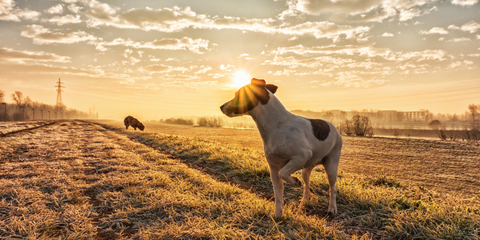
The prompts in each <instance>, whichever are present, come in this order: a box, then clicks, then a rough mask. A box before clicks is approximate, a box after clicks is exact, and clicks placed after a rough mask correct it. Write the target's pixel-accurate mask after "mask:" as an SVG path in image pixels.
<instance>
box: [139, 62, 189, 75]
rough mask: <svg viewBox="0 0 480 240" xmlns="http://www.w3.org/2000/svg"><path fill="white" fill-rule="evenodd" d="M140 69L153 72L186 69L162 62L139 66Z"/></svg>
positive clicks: (182, 70)
mask: <svg viewBox="0 0 480 240" xmlns="http://www.w3.org/2000/svg"><path fill="white" fill-rule="evenodd" d="M140 70H141V71H146V72H149V73H150V74H153V73H168V72H173V71H181V72H185V71H187V70H188V69H187V68H184V67H173V66H169V65H164V64H153V65H148V66H146V67H143V68H140Z"/></svg>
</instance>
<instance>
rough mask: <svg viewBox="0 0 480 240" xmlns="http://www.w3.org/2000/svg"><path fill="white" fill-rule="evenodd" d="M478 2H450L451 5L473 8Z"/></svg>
mask: <svg viewBox="0 0 480 240" xmlns="http://www.w3.org/2000/svg"><path fill="white" fill-rule="evenodd" d="M477 2H478V0H452V4H454V5H460V6H467V7H469V6H473V5H475V4H476V3H477Z"/></svg>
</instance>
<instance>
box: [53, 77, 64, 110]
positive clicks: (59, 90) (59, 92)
mask: <svg viewBox="0 0 480 240" xmlns="http://www.w3.org/2000/svg"><path fill="white" fill-rule="evenodd" d="M55 87H56V88H57V106H61V105H62V92H63V91H62V88H64V86H62V82H61V81H60V78H59V79H58V82H57V85H56V86H55Z"/></svg>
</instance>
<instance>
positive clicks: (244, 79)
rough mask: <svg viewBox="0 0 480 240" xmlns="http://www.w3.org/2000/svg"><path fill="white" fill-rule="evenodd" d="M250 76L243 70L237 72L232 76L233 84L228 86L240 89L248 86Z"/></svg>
mask: <svg viewBox="0 0 480 240" xmlns="http://www.w3.org/2000/svg"><path fill="white" fill-rule="evenodd" d="M250 79H251V77H250V74H248V73H247V72H245V71H243V70H238V71H236V72H235V73H234V74H233V82H232V84H230V86H231V87H235V88H241V87H243V86H245V85H247V84H250Z"/></svg>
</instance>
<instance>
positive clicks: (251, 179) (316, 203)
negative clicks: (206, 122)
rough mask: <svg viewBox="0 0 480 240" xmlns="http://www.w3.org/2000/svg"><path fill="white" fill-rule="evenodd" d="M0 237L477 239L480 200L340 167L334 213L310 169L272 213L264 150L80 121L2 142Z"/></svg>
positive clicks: (320, 179) (319, 174) (321, 177)
mask: <svg viewBox="0 0 480 240" xmlns="http://www.w3.org/2000/svg"><path fill="white" fill-rule="evenodd" d="M0 146H1V148H0V238H75V239H78V238H83V239H85V238H87V239H130V238H135V239H413V238H417V239H418V238H421V239H478V238H480V233H479V231H478V229H479V228H480V212H479V203H478V199H476V198H471V199H462V198H456V197H455V196H453V195H445V194H440V193H436V192H434V191H431V190H428V189H426V188H423V187H417V186H414V185H409V184H406V183H405V182H403V181H399V180H397V179H396V178H393V177H391V176H390V175H388V174H386V173H385V172H380V171H379V172H376V173H375V174H370V175H359V174H353V173H347V172H342V173H341V176H340V177H339V180H338V184H337V186H338V188H339V196H338V197H337V199H338V210H339V215H338V216H337V217H336V218H332V217H328V216H327V215H326V209H327V201H328V192H327V191H328V184H327V182H326V179H325V174H324V172H323V169H322V168H317V169H316V171H315V172H314V173H313V174H312V189H311V190H312V192H313V193H314V194H313V195H314V196H313V197H312V199H311V200H310V201H309V202H306V203H305V204H303V205H301V204H300V202H299V200H300V199H301V194H302V191H301V189H296V188H292V187H290V186H288V185H286V186H287V187H286V190H285V192H286V198H285V214H284V216H283V217H281V218H275V217H274V212H273V207H274V203H273V201H272V196H273V191H272V187H271V182H270V179H269V173H268V168H267V164H266V162H265V160H264V157H263V153H262V151H260V150H258V149H252V148H247V147H242V146H239V145H238V144H235V145H229V144H226V143H224V142H223V143H221V142H218V141H212V140H205V139H201V138H195V137H185V136H174V135H168V134H161V133H155V132H138V131H137V132H134V131H125V130H124V129H123V128H116V127H112V126H106V125H98V124H92V123H89V122H81V121H68V122H63V123H55V124H53V125H48V126H44V127H40V128H37V129H34V130H28V131H23V132H18V133H14V134H9V135H7V136H4V137H1V138H0Z"/></svg>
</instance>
